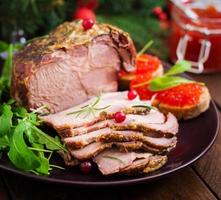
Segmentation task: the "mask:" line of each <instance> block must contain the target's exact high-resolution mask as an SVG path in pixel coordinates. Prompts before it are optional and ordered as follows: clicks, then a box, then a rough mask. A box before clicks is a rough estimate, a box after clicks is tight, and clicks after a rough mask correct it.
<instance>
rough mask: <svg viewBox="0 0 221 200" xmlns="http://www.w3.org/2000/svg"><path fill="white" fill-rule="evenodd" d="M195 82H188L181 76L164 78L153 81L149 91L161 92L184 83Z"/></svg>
mask: <svg viewBox="0 0 221 200" xmlns="http://www.w3.org/2000/svg"><path fill="white" fill-rule="evenodd" d="M191 82H194V81H191V80H188V79H186V78H183V77H180V76H162V77H157V78H155V79H153V80H152V81H151V82H150V85H149V89H150V90H151V91H161V90H165V89H168V88H172V87H175V86H177V85H180V84H184V83H191Z"/></svg>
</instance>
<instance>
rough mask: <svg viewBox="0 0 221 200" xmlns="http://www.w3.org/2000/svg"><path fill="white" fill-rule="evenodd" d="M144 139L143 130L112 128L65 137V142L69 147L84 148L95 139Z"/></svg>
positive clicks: (107, 140) (114, 140)
mask: <svg viewBox="0 0 221 200" xmlns="http://www.w3.org/2000/svg"><path fill="white" fill-rule="evenodd" d="M142 139H143V134H142V133H141V132H135V131H129V130H128V131H127V130H125V131H114V130H112V129H111V128H104V129H99V130H97V131H92V132H90V133H88V134H84V135H78V136H75V137H68V138H64V143H65V145H66V146H67V147H69V149H77V148H82V147H84V146H86V145H88V144H90V143H92V142H95V141H105V142H127V141H138V140H142Z"/></svg>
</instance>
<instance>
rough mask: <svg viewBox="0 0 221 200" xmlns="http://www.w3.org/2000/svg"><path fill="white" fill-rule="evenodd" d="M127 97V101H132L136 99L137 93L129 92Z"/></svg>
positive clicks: (134, 91)
mask: <svg viewBox="0 0 221 200" xmlns="http://www.w3.org/2000/svg"><path fill="white" fill-rule="evenodd" d="M127 97H128V99H129V100H133V99H135V98H136V97H137V91H136V90H130V91H128V93H127Z"/></svg>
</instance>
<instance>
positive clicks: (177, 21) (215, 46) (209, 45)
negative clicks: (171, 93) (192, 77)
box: [169, 2, 221, 73]
mask: <svg viewBox="0 0 221 200" xmlns="http://www.w3.org/2000/svg"><path fill="white" fill-rule="evenodd" d="M183 6H189V5H183ZM191 9H193V11H194V12H195V13H196V14H197V15H198V18H197V20H193V19H191V18H189V17H188V16H187V15H186V14H185V12H184V10H183V9H180V8H178V7H177V6H176V5H175V4H173V2H172V6H171V15H172V22H171V26H172V30H171V36H170V42H169V48H170V58H171V60H172V61H173V62H176V61H177V60H182V59H186V60H189V61H190V62H191V63H192V68H191V70H190V72H193V73H207V72H217V71H221V12H218V11H217V10H216V9H215V7H213V6H209V7H206V8H203V9H202V8H200V9H198V8H191Z"/></svg>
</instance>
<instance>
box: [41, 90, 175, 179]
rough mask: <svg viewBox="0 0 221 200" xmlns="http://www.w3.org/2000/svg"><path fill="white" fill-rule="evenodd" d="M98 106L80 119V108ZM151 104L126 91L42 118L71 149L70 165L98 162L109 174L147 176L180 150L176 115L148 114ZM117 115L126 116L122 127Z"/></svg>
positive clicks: (151, 112)
mask: <svg viewBox="0 0 221 200" xmlns="http://www.w3.org/2000/svg"><path fill="white" fill-rule="evenodd" d="M95 102H96V108H97V109H98V110H97V111H95V112H94V113H93V114H92V113H89V114H87V113H84V112H83V113H82V112H81V113H80V114H79V112H78V111H79V110H80V109H83V108H85V106H86V107H87V106H88V105H90V106H91V105H93V104H95ZM149 105H150V102H149V101H147V102H142V101H140V100H139V98H136V99H135V100H132V101H131V100H128V98H127V92H115V93H106V94H103V95H102V96H101V97H100V99H99V101H97V97H92V98H91V99H90V100H88V101H87V102H85V103H83V104H80V105H78V106H75V107H73V108H70V109H68V110H65V111H62V112H59V113H55V114H50V115H48V116H43V117H42V120H43V121H44V122H45V123H46V124H48V125H50V126H52V127H53V128H54V129H55V130H56V131H57V132H58V133H59V134H60V136H61V138H62V141H63V142H64V144H65V146H66V147H67V149H68V153H67V154H63V155H62V157H63V158H64V160H65V162H66V164H67V165H76V164H78V163H80V162H82V161H84V160H88V159H93V160H94V162H96V163H97V164H98V168H99V170H100V171H101V172H102V173H103V174H104V175H110V174H115V173H123V174H130V173H147V172H150V171H153V170H156V169H158V168H160V167H162V166H163V165H164V164H165V163H166V161H167V156H164V155H162V154H163V153H164V154H165V153H167V152H168V151H170V150H171V149H172V148H174V147H175V146H176V143H177V137H176V134H177V132H178V122H177V119H176V118H175V117H174V116H173V115H172V114H170V113H168V114H167V115H164V114H163V113H161V112H159V111H158V110H157V109H155V108H153V109H151V110H149V108H148V107H145V106H149ZM104 107H105V109H99V108H104ZM117 111H122V112H124V113H125V114H126V120H125V121H123V122H122V123H116V121H115V120H114V119H113V116H114V115H113V114H114V113H115V112H117ZM72 112H75V113H72ZM70 113H72V114H70Z"/></svg>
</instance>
